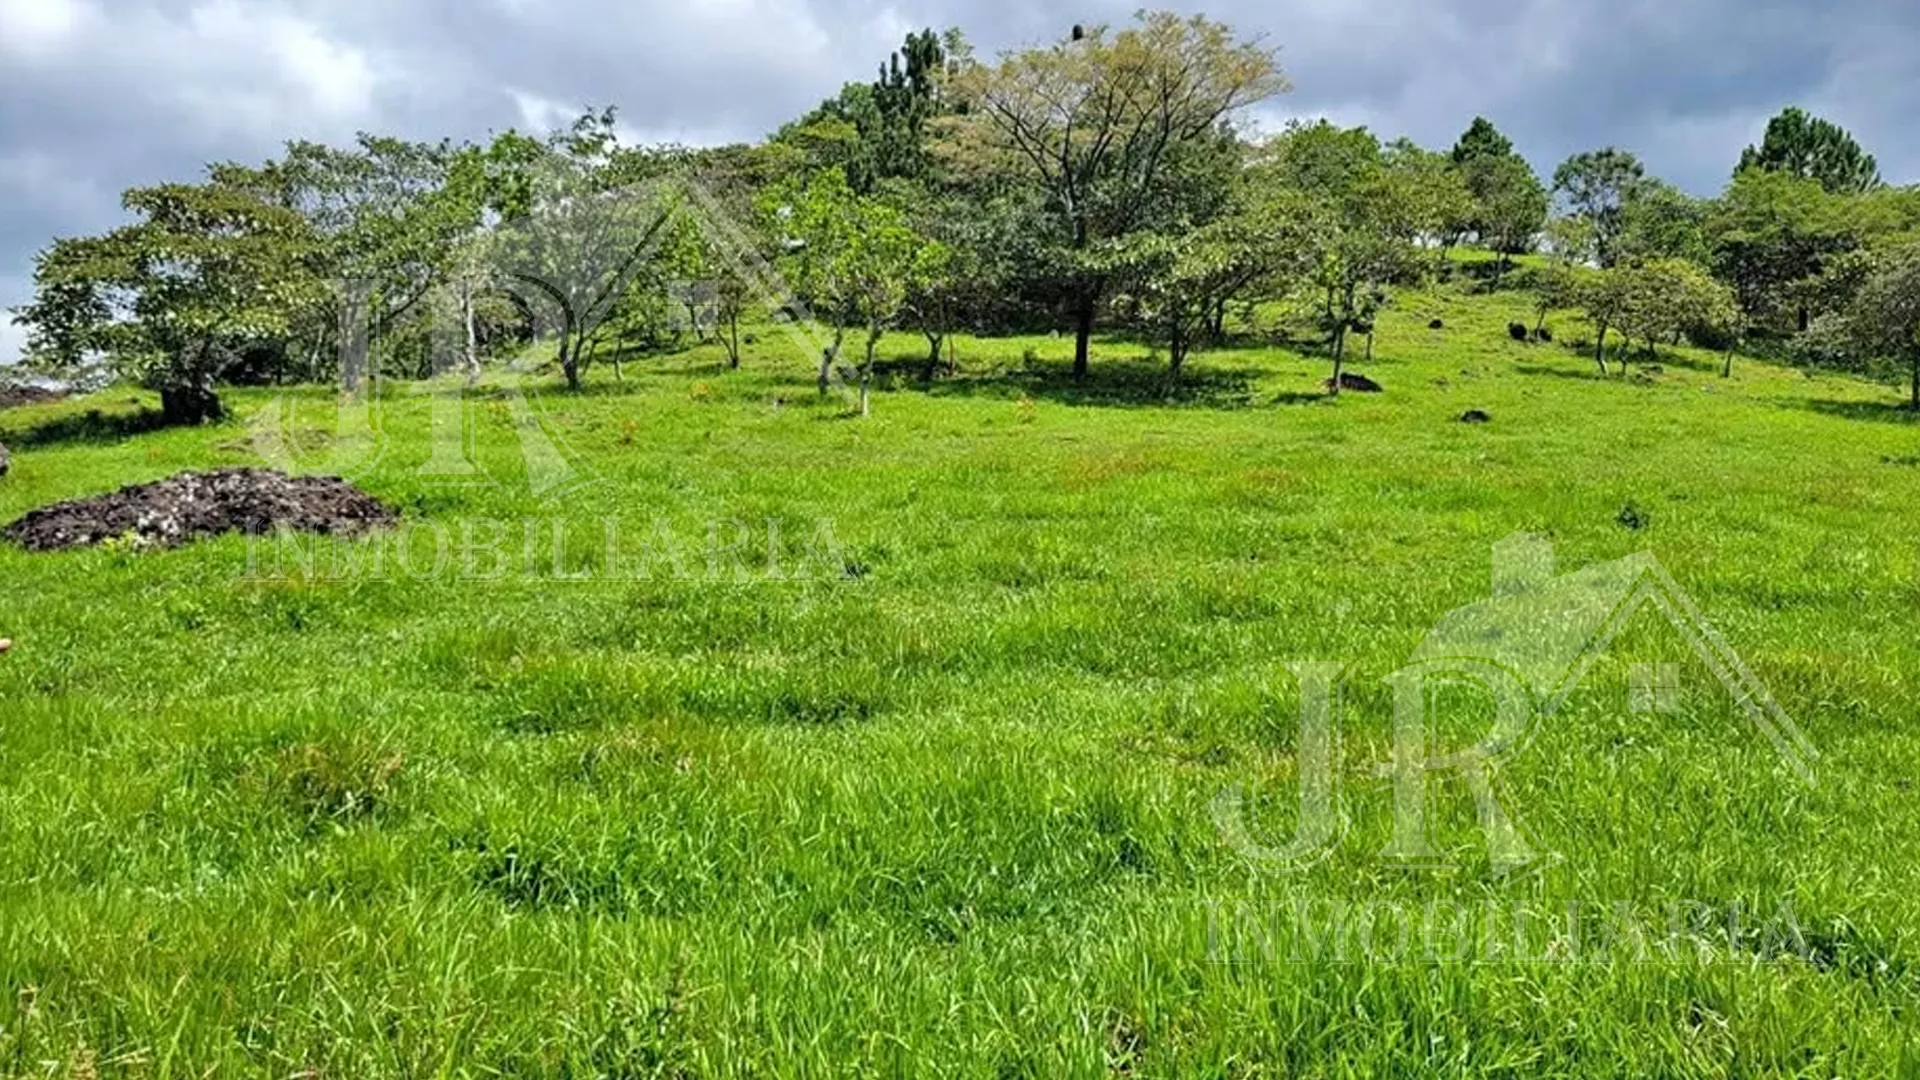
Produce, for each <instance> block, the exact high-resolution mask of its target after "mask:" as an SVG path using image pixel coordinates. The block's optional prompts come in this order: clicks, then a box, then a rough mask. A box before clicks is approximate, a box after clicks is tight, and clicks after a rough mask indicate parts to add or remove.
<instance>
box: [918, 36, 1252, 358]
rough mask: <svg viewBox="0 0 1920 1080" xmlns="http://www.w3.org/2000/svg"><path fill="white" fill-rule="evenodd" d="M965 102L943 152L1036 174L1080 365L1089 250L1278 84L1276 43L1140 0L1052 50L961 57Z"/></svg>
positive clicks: (1150, 203)
mask: <svg viewBox="0 0 1920 1080" xmlns="http://www.w3.org/2000/svg"><path fill="white" fill-rule="evenodd" d="M952 86H953V90H954V93H955V95H956V103H957V104H958V105H959V107H960V109H961V111H960V112H959V113H958V114H957V115H955V116H953V117H950V118H948V120H947V121H946V123H945V131H946V138H945V140H944V142H943V144H942V152H943V154H944V155H945V156H946V157H947V159H948V160H949V161H950V162H951V163H952V164H953V165H954V166H955V168H957V169H963V170H967V171H969V172H971V173H973V174H974V175H976V176H979V177H983V178H997V179H998V180H999V181H1001V182H1010V183H1018V184H1022V185H1032V186H1033V187H1034V188H1036V189H1037V190H1038V191H1039V192H1040V193H1041V194H1042V198H1043V202H1044V206H1045V208H1046V211H1047V213H1048V215H1049V216H1050V218H1051V225H1052V228H1051V229H1050V230H1049V236H1048V240H1049V243H1050V244H1051V245H1052V246H1053V247H1055V248H1056V249H1060V254H1059V255H1058V256H1056V260H1055V261H1056V262H1057V263H1058V264H1059V265H1061V266H1062V267H1065V268H1067V269H1068V274H1069V276H1070V278H1071V279H1072V280H1071V284H1070V285H1069V286H1068V292H1069V293H1070V294H1071V296H1072V304H1073V307H1074V309H1075V319H1076V349H1075V359H1074V367H1075V370H1076V372H1080V373H1084V372H1085V371H1086V369H1087V361H1088V352H1089V343H1090V341H1091V338H1092V332H1093V321H1094V317H1095V314H1096V311H1097V308H1098V305H1099V303H1100V301H1101V300H1102V299H1103V297H1104V295H1105V293H1106V291H1107V289H1108V287H1109V282H1108V281H1107V280H1106V279H1105V278H1104V277H1103V276H1102V275H1101V274H1100V273H1099V272H1098V270H1097V268H1096V267H1095V266H1093V265H1091V264H1089V263H1088V262H1087V257H1088V253H1089V252H1090V251H1091V249H1093V248H1094V247H1095V246H1097V245H1100V244H1104V243H1108V242H1113V241H1122V240H1124V239H1126V238H1127V237H1128V236H1129V235H1130V234H1132V233H1133V232H1135V231H1136V230H1138V229H1139V228H1140V227H1141V226H1142V225H1143V223H1144V222H1145V221H1146V220H1147V219H1148V218H1149V217H1150V216H1151V215H1153V214H1155V213H1156V212H1162V207H1163V205H1164V203H1165V201H1166V200H1167V199H1170V198H1171V199H1178V198H1180V197H1181V196H1182V195H1183V194H1185V193H1186V192H1188V191H1189V190H1191V187H1190V185H1186V184H1181V183H1177V182H1175V180H1174V178H1173V177H1172V176H1170V175H1169V173H1170V171H1173V170H1175V169H1176V167H1177V166H1180V165H1183V164H1184V165H1194V164H1204V161H1205V158H1206V157H1207V155H1205V154H1204V153H1191V152H1189V151H1194V150H1196V149H1198V148H1201V147H1204V146H1206V145H1208V144H1214V143H1216V142H1217V141H1218V139H1219V137H1220V134H1221V131H1220V129H1221V126H1222V125H1223V124H1230V123H1231V122H1233V121H1234V120H1235V119H1236V118H1237V117H1238V116H1239V115H1241V114H1242V113H1243V112H1244V111H1245V110H1246V109H1248V108H1249V107H1251V106H1253V105H1256V104H1258V103H1260V102H1262V101H1264V100H1266V99H1267V98H1270V97H1272V96H1274V95H1275V94H1278V93H1280V92H1281V91H1283V90H1285V89H1286V88H1287V84H1286V81H1285V79H1284V78H1283V77H1282V76H1281V74H1280V71H1279V67H1278V64H1277V62H1276V60H1275V55H1274V51H1273V50H1272V49H1270V48H1267V47H1265V46H1263V45H1261V44H1259V43H1257V42H1246V41H1240V40H1238V39H1236V38H1235V37H1234V34H1233V31H1232V30H1231V29H1230V28H1229V27H1227V26H1225V25H1223V24H1220V23H1216V22H1212V21H1209V20H1207V19H1206V18H1204V17H1199V16H1195V17H1192V18H1182V17H1180V16H1178V15H1175V14H1173V13H1170V12H1164V11H1162V12H1143V13H1142V14H1141V16H1140V19H1139V22H1138V25H1136V26H1132V27H1129V28H1127V29H1124V30H1121V31H1119V32H1118V33H1115V32H1113V31H1112V30H1110V29H1109V28H1108V27H1105V26H1096V27H1092V28H1083V29H1081V30H1080V31H1078V32H1076V34H1075V36H1074V39H1073V40H1070V41H1065V42H1062V43H1060V44H1059V45H1056V46H1054V47H1052V48H1048V49H1028V50H1025V51H1022V52H1016V53H1011V54H1008V55H1006V56H1003V57H1001V59H1000V60H999V62H998V63H995V64H982V63H969V64H965V65H963V66H962V67H961V69H960V70H959V71H958V73H957V74H956V75H955V77H954V79H953V83H952Z"/></svg>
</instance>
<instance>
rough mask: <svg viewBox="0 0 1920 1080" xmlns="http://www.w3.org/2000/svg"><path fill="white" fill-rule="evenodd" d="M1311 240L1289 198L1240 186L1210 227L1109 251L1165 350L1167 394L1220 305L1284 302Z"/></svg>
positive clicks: (1300, 209)
mask: <svg viewBox="0 0 1920 1080" xmlns="http://www.w3.org/2000/svg"><path fill="white" fill-rule="evenodd" d="M1314 239H1315V237H1314V235H1313V233H1312V231H1311V230H1310V228H1309V217H1308V211H1307V208H1306V205H1305V202H1304V200H1302V199H1301V198H1300V197H1299V196H1298V195H1297V194H1296V193H1294V192H1291V191H1287V190H1277V189H1274V188H1271V187H1268V188H1256V187H1253V186H1252V185H1247V186H1245V187H1243V189H1242V191H1241V193H1240V195H1239V197H1238V198H1237V199H1236V205H1235V206H1234V208H1233V209H1232V210H1231V211H1230V212H1228V213H1226V214H1223V215H1221V216H1219V217H1217V218H1215V219H1213V220H1212V221H1209V222H1207V223H1205V224H1203V225H1200V226H1198V227H1196V228H1192V229H1186V230H1177V231H1165V232H1159V231H1156V232H1145V233H1141V234H1138V235H1137V236H1136V237H1135V238H1134V239H1133V240H1132V241H1130V242H1129V243H1127V244H1125V245H1121V246H1117V247H1115V248H1114V249H1111V258H1112V270H1113V273H1114V274H1115V276H1116V278H1117V279H1119V280H1122V281H1124V282H1126V285H1125V286H1124V288H1125V289H1126V291H1127V297H1128V299H1130V300H1131V301H1132V302H1133V303H1134V304H1135V305H1136V306H1137V307H1138V309H1139V313H1140V316H1141V318H1142V320H1143V321H1144V323H1145V325H1146V326H1147V328H1148V329H1149V330H1150V332H1152V333H1153V334H1154V336H1156V337H1157V338H1158V339H1159V340H1160V341H1161V342H1163V343H1165V344H1166V346H1167V355H1168V363H1169V366H1168V375H1167V379H1168V386H1169V388H1171V387H1172V386H1174V385H1175V384H1177V383H1178V382H1179V380H1180V375H1181V372H1182V371H1183V370H1184V369H1185V367H1186V362H1187V358H1188V356H1189V355H1190V354H1191V353H1192V352H1193V350H1194V349H1195V348H1196V347H1198V346H1199V345H1200V344H1201V343H1202V342H1204V341H1205V340H1206V339H1207V337H1208V335H1209V332H1210V331H1212V330H1214V329H1217V328H1216V327H1215V325H1214V323H1215V320H1216V319H1217V318H1218V315H1219V313H1220V312H1221V311H1222V310H1224V308H1225V307H1226V306H1227V305H1228V304H1230V303H1232V302H1234V301H1236V300H1241V299H1245V298H1249V297H1258V296H1278V295H1284V294H1285V293H1286V292H1288V291H1290V290H1291V289H1292V288H1293V287H1294V286H1296V285H1297V284H1298V283H1299V281H1300V280H1301V279H1303V278H1304V277H1305V275H1306V274H1307V273H1308V272H1309V271H1310V270H1312V269H1314V268H1315V264H1314V263H1313V262H1312V260H1311V259H1310V258H1309V257H1308V255H1309V253H1310V252H1311V251H1312V244H1313V242H1314Z"/></svg>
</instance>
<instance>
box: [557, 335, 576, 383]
mask: <svg viewBox="0 0 1920 1080" xmlns="http://www.w3.org/2000/svg"><path fill="white" fill-rule="evenodd" d="M560 370H561V371H562V372H564V373H565V374H566V376H567V389H569V390H574V391H578V390H579V389H580V343H579V342H577V341H575V340H573V338H572V336H571V335H568V336H563V337H562V338H561V339H560Z"/></svg>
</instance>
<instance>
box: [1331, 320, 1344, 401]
mask: <svg viewBox="0 0 1920 1080" xmlns="http://www.w3.org/2000/svg"><path fill="white" fill-rule="evenodd" d="M1346 359H1347V324H1346V323H1344V322H1343V323H1341V324H1340V325H1339V326H1338V327H1336V328H1335V329H1334V331H1333V396H1334V397H1339V396H1340V376H1341V375H1343V374H1345V370H1344V369H1345V366H1346Z"/></svg>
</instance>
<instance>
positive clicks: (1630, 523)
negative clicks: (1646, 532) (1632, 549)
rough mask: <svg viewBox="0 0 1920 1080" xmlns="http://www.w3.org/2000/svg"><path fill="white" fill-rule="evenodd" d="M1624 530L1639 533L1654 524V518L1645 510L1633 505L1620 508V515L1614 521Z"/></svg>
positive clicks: (1629, 504)
mask: <svg viewBox="0 0 1920 1080" xmlns="http://www.w3.org/2000/svg"><path fill="white" fill-rule="evenodd" d="M1613 520H1614V522H1615V523H1617V524H1618V525H1619V526H1620V527H1621V528H1623V529H1629V530H1631V531H1633V532H1639V531H1640V530H1641V529H1644V528H1646V527H1647V526H1648V525H1649V524H1651V523H1652V517H1651V515H1649V514H1648V513H1647V512H1646V511H1645V510H1642V509H1640V508H1639V507H1638V506H1635V505H1634V504H1632V503H1628V504H1627V505H1625V506H1623V507H1621V508H1620V515H1619V516H1618V517H1616V518H1614V519H1613Z"/></svg>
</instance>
